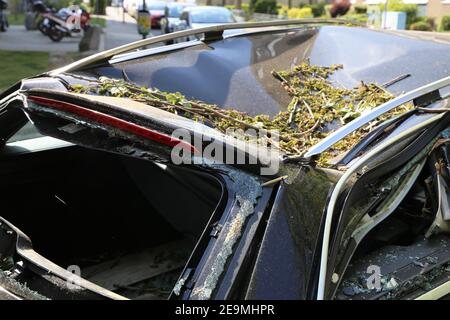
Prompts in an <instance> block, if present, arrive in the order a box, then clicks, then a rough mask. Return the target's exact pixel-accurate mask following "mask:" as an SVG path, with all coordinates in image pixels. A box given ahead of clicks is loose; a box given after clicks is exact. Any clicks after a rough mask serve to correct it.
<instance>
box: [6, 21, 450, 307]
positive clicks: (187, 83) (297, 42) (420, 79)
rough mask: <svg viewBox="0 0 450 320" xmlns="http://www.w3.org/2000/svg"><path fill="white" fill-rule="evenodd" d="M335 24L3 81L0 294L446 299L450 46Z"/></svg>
mask: <svg viewBox="0 0 450 320" xmlns="http://www.w3.org/2000/svg"><path fill="white" fill-rule="evenodd" d="M347 24H348V21H341V20H339V19H332V20H326V19H325V20H321V19H303V20H293V21H274V22H268V23H246V24H227V25H221V26H213V27H205V28H201V29H196V30H186V31H181V32H177V33H173V34H165V35H162V36H158V37H154V38H150V39H145V40H141V41H138V42H135V43H132V44H129V45H125V46H122V47H119V48H116V49H112V50H108V51H104V52H101V53H99V54H96V55H94V56H90V57H87V58H85V59H82V60H80V61H77V62H75V63H73V64H71V65H68V66H66V67H63V68H60V69H57V70H53V71H50V72H48V73H45V74H42V75H39V76H36V77H33V78H28V79H24V80H22V81H21V82H19V83H17V84H16V85H14V86H12V87H11V88H9V89H8V90H6V91H4V92H3V93H2V94H1V95H0V174H1V178H0V190H1V191H0V198H1V204H2V209H1V211H0V298H1V299H10V300H22V299H33V300H47V299H50V300H57V299H70V300H78V299H96V300H97V299H113V300H127V299H140V300H155V299H173V300H177V299H180V300H209V299H217V300H226V299H248V300H256V299H277V300H278V299H283V300H294V299H313V300H315V299H319V300H322V299H338V300H350V299H365V300H372V299H382V300H386V299H391V300H392V299H407V300H409V299H448V298H449V297H450V112H449V111H450V100H449V93H450V76H449V74H450V59H448V57H449V56H450V45H448V44H442V43H437V42H433V41H427V40H421V39H415V38H411V37H409V38H407V37H403V36H401V35H397V34H392V33H389V32H382V31H376V30H369V29H366V28H362V27H357V26H348V25H347ZM226 30H239V32H232V33H230V34H229V35H227V36H226V35H224V31H226ZM198 34H201V37H195V38H199V39H200V40H195V41H189V42H185V43H179V44H173V45H167V46H160V47H153V48H148V47H147V46H149V45H150V44H154V43H166V42H168V41H172V40H174V39H175V38H177V37H186V36H193V35H198ZM315 66H321V67H315ZM328 66H330V67H328ZM278 70H285V71H283V72H281V71H280V72H277V71H278ZM286 70H288V71H286ZM392 79H394V80H392ZM352 88H357V89H352ZM335 90H337V91H335ZM369 96H370V97H371V98H370V99H368V98H367V97H369ZM372 97H374V98H373V99H372ZM349 99H354V100H351V102H352V103H350V100H349ZM314 101H320V106H314V105H313V104H314ZM354 101H357V103H353V102H354ZM231 106H232V107H233V108H234V109H233V108H231ZM337 110H338V111H339V112H338V111H337ZM302 112H304V113H302ZM309 116H310V117H311V118H310V119H309V118H308V117H309ZM275 125H277V126H278V127H275ZM231 127H232V128H241V129H242V128H243V129H248V128H250V129H254V130H256V131H258V130H259V129H267V130H268V131H267V132H268V133H266V135H265V136H264V141H265V142H267V141H268V144H269V145H270V147H271V148H276V149H277V151H278V152H277V153H276V156H273V154H271V153H265V152H261V150H260V149H262V148H266V146H259V145H257V144H256V145H255V146H254V147H250V148H247V144H245V145H243V143H244V142H246V141H247V140H248V138H245V139H243V140H242V139H241V138H242V137H239V136H230V135H229V134H227V133H226V129H229V128H231ZM180 129H182V130H184V131H183V132H187V133H188V136H189V138H190V139H185V138H181V137H174V135H173V132H174V131H177V130H180ZM273 129H278V133H275V131H270V130H273ZM199 137H201V139H200V138H199ZM205 137H206V138H207V139H205ZM196 138H199V140H200V141H202V142H201V143H200V144H197V143H194V141H196ZM212 140H214V141H215V142H219V143H220V146H221V148H222V149H221V151H223V152H224V153H232V154H233V155H235V154H239V153H240V154H243V157H244V160H245V161H243V162H242V163H238V164H235V163H233V162H230V163H228V162H226V163H218V162H214V161H211V159H208V157H207V156H206V155H205V153H202V152H199V150H200V149H202V148H203V149H205V147H207V145H209V143H210V142H211V141H212ZM174 148H179V149H181V150H182V151H183V152H186V153H189V154H191V155H192V156H191V157H190V159H194V161H192V163H190V164H185V163H181V164H179V163H174V162H173V150H174ZM216 153H217V150H216ZM274 161H275V162H276V164H277V170H275V171H273V170H272V171H271V170H269V171H267V172H268V173H266V174H262V172H264V170H263V169H265V168H266V169H267V167H268V164H270V163H273V162H274Z"/></svg>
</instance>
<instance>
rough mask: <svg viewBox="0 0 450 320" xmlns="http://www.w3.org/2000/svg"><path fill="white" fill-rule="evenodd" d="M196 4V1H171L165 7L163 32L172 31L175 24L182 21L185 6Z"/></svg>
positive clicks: (162, 22) (162, 23)
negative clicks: (181, 16)
mask: <svg viewBox="0 0 450 320" xmlns="http://www.w3.org/2000/svg"><path fill="white" fill-rule="evenodd" d="M193 6H196V4H195V3H187V2H169V3H167V5H166V8H165V9H164V16H163V18H162V19H161V22H160V23H161V33H162V34H165V33H171V32H173V31H174V28H175V25H177V24H178V23H179V21H180V15H181V12H182V11H183V9H184V8H187V7H193Z"/></svg>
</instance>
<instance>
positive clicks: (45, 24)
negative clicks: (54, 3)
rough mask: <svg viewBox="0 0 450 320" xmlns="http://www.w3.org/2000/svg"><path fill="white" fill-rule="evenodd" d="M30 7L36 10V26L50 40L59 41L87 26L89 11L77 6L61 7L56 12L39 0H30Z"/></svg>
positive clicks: (85, 28) (84, 29)
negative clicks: (37, 16)
mask: <svg viewBox="0 0 450 320" xmlns="http://www.w3.org/2000/svg"><path fill="white" fill-rule="evenodd" d="M32 8H33V11H34V12H37V13H38V15H39V18H38V20H37V28H38V30H39V31H41V32H42V34H44V35H46V36H48V37H49V38H50V39H51V40H52V41H55V42H58V41H61V39H62V38H64V37H65V36H69V37H70V36H71V35H72V33H80V32H81V31H86V30H87V29H88V28H89V21H90V15H89V13H88V12H87V11H86V10H84V9H82V8H80V7H78V6H71V7H69V8H63V9H61V10H59V11H58V12H56V11H54V10H52V9H50V8H48V7H47V6H45V4H44V3H43V2H42V1H41V0H34V1H33V0H32Z"/></svg>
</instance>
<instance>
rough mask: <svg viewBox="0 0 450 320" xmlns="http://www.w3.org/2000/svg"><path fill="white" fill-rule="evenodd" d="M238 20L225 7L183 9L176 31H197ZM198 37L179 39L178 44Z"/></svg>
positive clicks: (175, 26) (176, 24) (175, 25)
mask: <svg viewBox="0 0 450 320" xmlns="http://www.w3.org/2000/svg"><path fill="white" fill-rule="evenodd" d="M233 22H236V19H235V17H234V15H233V13H232V12H231V11H230V10H229V9H227V8H224V7H214V6H195V7H187V8H185V9H183V11H182V12H181V14H180V17H179V21H178V22H176V23H175V24H174V31H181V30H188V29H197V28H202V27H209V26H214V25H218V24H224V23H233ZM196 38H198V37H195V36H190V37H186V38H179V39H177V42H181V41H188V40H194V39H196Z"/></svg>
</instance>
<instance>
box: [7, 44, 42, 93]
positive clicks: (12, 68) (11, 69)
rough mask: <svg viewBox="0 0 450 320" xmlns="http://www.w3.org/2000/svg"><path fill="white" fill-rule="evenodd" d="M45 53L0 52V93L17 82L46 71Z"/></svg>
mask: <svg viewBox="0 0 450 320" xmlns="http://www.w3.org/2000/svg"><path fill="white" fill-rule="evenodd" d="M48 56H49V55H48V53H47V52H20V51H3V50H0V70H1V72H0V92H1V91H3V90H4V89H7V88H8V87H9V86H11V85H13V84H14V83H15V82H17V81H18V80H20V79H22V78H25V77H30V76H34V75H36V74H38V73H41V72H44V71H47V70H48Z"/></svg>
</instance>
